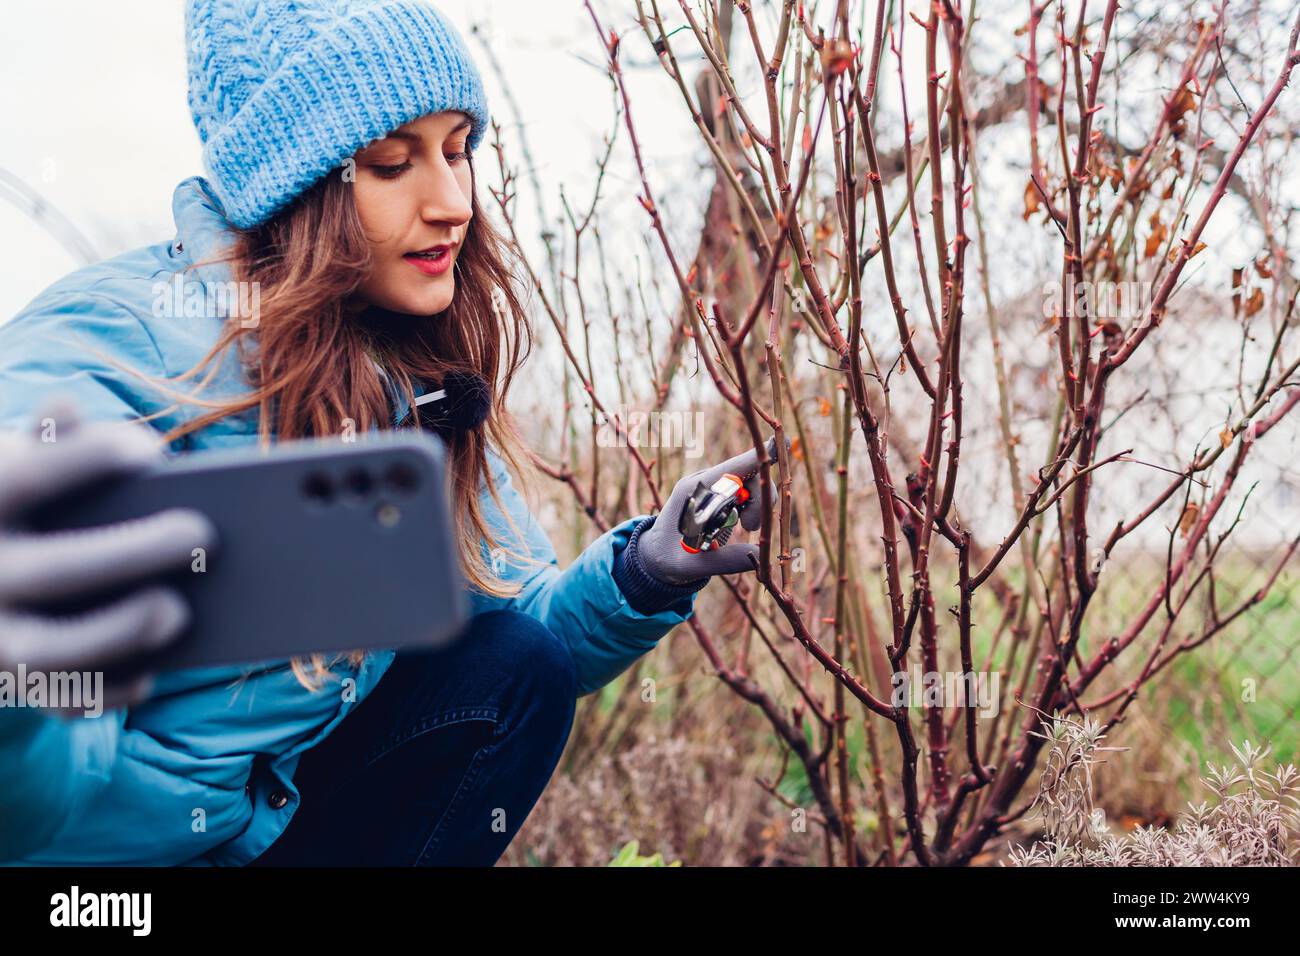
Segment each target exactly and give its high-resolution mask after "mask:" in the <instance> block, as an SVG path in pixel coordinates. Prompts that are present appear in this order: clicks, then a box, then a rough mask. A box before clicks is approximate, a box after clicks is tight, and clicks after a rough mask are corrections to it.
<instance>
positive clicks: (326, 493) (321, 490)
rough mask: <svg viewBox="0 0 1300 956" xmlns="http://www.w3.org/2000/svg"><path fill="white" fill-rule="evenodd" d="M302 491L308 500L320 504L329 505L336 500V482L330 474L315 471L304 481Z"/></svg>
mask: <svg viewBox="0 0 1300 956" xmlns="http://www.w3.org/2000/svg"><path fill="white" fill-rule="evenodd" d="M302 493H303V494H304V495H306V496H307V500H309V501H311V502H314V503H315V504H318V505H327V504H329V503H330V502H331V501H333V500H334V483H333V482H331V481H330V480H329V476H328V475H322V474H321V473H320V472H313V473H312V474H310V475H308V476H307V477H306V479H305V480H304V481H303V483H302Z"/></svg>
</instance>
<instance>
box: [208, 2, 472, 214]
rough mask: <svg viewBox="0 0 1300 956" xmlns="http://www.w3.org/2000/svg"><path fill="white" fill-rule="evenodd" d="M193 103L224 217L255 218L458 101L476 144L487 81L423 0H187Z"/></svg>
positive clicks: (458, 39)
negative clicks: (397, 132)
mask: <svg viewBox="0 0 1300 956" xmlns="http://www.w3.org/2000/svg"><path fill="white" fill-rule="evenodd" d="M185 30H186V36H187V39H188V41H189V102H190V112H191V113H192V114H193V116H194V125H195V126H196V127H197V128H198V131H199V139H200V140H201V141H202V143H203V165H204V168H205V170H206V172H207V174H208V179H209V182H210V183H211V185H212V187H213V190H214V191H215V193H216V195H217V198H218V199H219V200H220V201H221V204H222V209H223V212H224V213H225V214H226V218H227V219H229V220H230V221H231V222H232V223H233V224H235V225H236V226H239V227H241V228H249V227H252V226H257V225H260V224H262V223H264V222H266V221H267V220H268V219H270V218H271V217H272V216H273V215H274V214H275V213H277V212H279V211H280V210H281V209H283V208H284V207H285V206H287V205H288V204H289V203H290V202H292V201H293V199H294V198H295V197H296V196H298V195H299V194H301V193H302V192H303V191H304V190H306V189H307V188H308V187H309V186H311V185H312V184H313V183H315V182H316V181H317V180H318V179H320V178H321V177H322V176H324V175H325V174H326V173H328V172H329V171H330V170H331V169H335V168H337V167H339V166H340V165H342V163H343V161H344V160H345V159H347V158H348V157H349V156H351V155H353V154H354V153H355V152H357V150H359V149H361V148H362V147H364V146H366V145H367V144H369V143H372V142H374V141H375V140H377V139H381V138H383V137H384V136H386V135H387V134H388V133H390V132H392V131H393V130H394V129H396V128H397V127H399V126H401V125H403V124H405V123H409V122H411V121H412V120H414V119H417V118H418V117H421V116H424V115H425V114H427V113H437V112H441V111H443V110H460V111H462V112H464V113H466V114H468V115H469V117H470V119H471V120H472V123H473V125H472V127H471V129H470V135H469V147H470V149H471V150H472V149H474V148H475V147H476V146H478V144H479V142H480V140H482V138H483V134H484V132H486V128H487V123H488V110H487V100H486V97H485V95H484V92H483V81H482V79H481V77H480V76H479V73H478V69H477V68H476V67H475V65H474V62H473V60H471V59H470V55H469V51H468V50H467V49H466V47H465V44H464V41H463V40H462V39H461V37H460V35H459V34H458V33H457V32H456V29H455V27H453V26H452V25H451V24H450V23H449V22H447V20H445V19H444V18H443V16H442V14H440V13H439V12H438V11H437V10H436V9H435V8H434V7H433V6H432V5H431V4H429V3H427V2H422V0H188V2H187V6H186V15H185Z"/></svg>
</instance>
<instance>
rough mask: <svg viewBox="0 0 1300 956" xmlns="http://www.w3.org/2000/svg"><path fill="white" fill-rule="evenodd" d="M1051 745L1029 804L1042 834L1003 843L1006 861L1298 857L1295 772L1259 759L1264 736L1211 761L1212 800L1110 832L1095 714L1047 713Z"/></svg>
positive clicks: (1280, 860) (1236, 861)
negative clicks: (1100, 789) (1101, 802)
mask: <svg viewBox="0 0 1300 956" xmlns="http://www.w3.org/2000/svg"><path fill="white" fill-rule="evenodd" d="M1043 729H1044V733H1042V734H1040V735H1038V736H1041V737H1042V738H1043V739H1045V740H1046V741H1048V744H1049V745H1050V748H1051V749H1050V751H1049V753H1048V756H1047V762H1046V764H1045V765H1044V767H1043V772H1042V775H1041V777H1040V778H1039V785H1038V795H1037V796H1036V797H1035V798H1034V803H1033V805H1032V806H1031V808H1030V810H1031V812H1033V811H1034V810H1037V811H1038V815H1039V816H1040V817H1041V819H1042V821H1043V829H1044V830H1045V831H1046V832H1045V835H1044V836H1043V837H1042V838H1041V839H1039V840H1037V841H1035V842H1034V843H1033V844H1032V845H1031V846H1030V847H1029V848H1028V849H1026V848H1024V847H1021V846H1015V847H1012V848H1011V850H1010V851H1009V852H1008V856H1007V861H1006V862H1009V863H1010V864H1011V865H1012V866H1294V865H1296V863H1297V861H1298V860H1300V839H1298V837H1300V772H1298V771H1297V770H1296V768H1295V767H1294V766H1292V765H1291V764H1287V765H1286V766H1285V767H1283V766H1281V765H1278V766H1277V767H1276V769H1275V770H1274V771H1273V772H1272V773H1268V772H1266V771H1265V770H1264V768H1263V763H1264V758H1265V757H1267V756H1268V753H1269V750H1270V749H1271V748H1270V747H1269V746H1264V747H1254V746H1252V745H1251V743H1250V741H1246V742H1245V743H1243V744H1242V746H1241V748H1240V749H1238V748H1237V747H1236V746H1232V745H1230V746H1232V753H1233V756H1234V757H1235V758H1236V760H1235V762H1234V763H1232V764H1225V765H1223V766H1221V767H1215V766H1214V765H1213V764H1209V765H1208V770H1207V771H1206V775H1205V776H1204V777H1203V778H1201V779H1202V783H1204V784H1205V786H1206V787H1207V788H1208V789H1209V790H1210V791H1211V792H1212V794H1213V798H1212V800H1210V801H1208V802H1202V803H1199V804H1192V803H1189V804H1188V810H1187V812H1186V813H1185V814H1184V815H1183V816H1182V817H1181V818H1180V819H1179V821H1178V823H1177V824H1176V825H1175V826H1174V827H1173V828H1171V829H1168V830H1166V829H1163V828H1161V827H1154V826H1149V827H1138V828H1137V829H1136V830H1134V831H1133V832H1132V833H1129V834H1125V835H1122V836H1116V835H1115V834H1113V833H1111V831H1110V828H1109V826H1108V825H1107V823H1106V814H1105V812H1104V811H1103V810H1101V809H1099V808H1097V807H1096V806H1095V805H1094V803H1093V777H1092V771H1093V767H1094V766H1095V765H1096V764H1097V763H1098V762H1099V760H1100V759H1101V758H1100V755H1101V754H1102V753H1105V752H1107V751H1115V750H1117V749H1119V748H1115V747H1103V746H1101V741H1102V739H1103V737H1104V736H1105V735H1104V734H1103V733H1102V729H1101V726H1100V725H1099V724H1098V723H1097V722H1096V721H1094V720H1091V719H1088V718H1085V719H1084V720H1082V721H1075V720H1071V719H1069V718H1066V717H1059V716H1058V717H1055V718H1053V719H1052V721H1051V722H1050V723H1049V722H1048V721H1044V722H1043Z"/></svg>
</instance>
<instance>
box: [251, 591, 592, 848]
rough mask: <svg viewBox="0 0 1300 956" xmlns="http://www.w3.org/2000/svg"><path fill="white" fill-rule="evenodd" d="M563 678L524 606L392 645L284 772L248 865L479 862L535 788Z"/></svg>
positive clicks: (545, 765) (559, 724)
mask: <svg viewBox="0 0 1300 956" xmlns="http://www.w3.org/2000/svg"><path fill="white" fill-rule="evenodd" d="M576 687H577V678H576V676H575V673H574V667H573V659H572V656H571V655H570V653H569V649H568V647H567V646H566V645H565V644H564V642H563V641H562V640H561V639H560V638H558V637H557V636H556V635H555V634H553V633H552V632H551V631H550V630H549V629H547V627H546V626H545V625H544V624H542V623H541V622H540V621H538V620H537V619H536V618H533V617H529V616H527V615H524V614H520V613H518V612H516V611H492V612H489V613H486V614H480V615H477V616H475V617H474V618H472V619H471V620H470V622H469V625H468V627H467V628H466V631H465V633H463V634H462V635H461V637H460V639H459V640H457V641H456V642H454V643H453V644H452V645H450V646H449V647H447V648H444V649H441V650H438V651H433V652H400V653H398V655H397V657H396V659H395V660H394V661H393V663H392V665H391V666H390V668H389V670H388V671H387V673H385V674H384V676H383V678H382V679H381V680H380V681H379V683H378V685H376V687H375V688H374V689H373V690H372V691H371V692H370V694H369V695H368V696H367V697H366V698H365V699H364V700H362V701H361V703H360V704H358V705H357V707H356V709H355V710H353V711H352V713H350V714H348V716H347V717H346V718H344V719H343V721H342V722H341V723H340V724H339V725H338V726H337V727H336V728H335V729H334V731H333V732H332V733H331V734H330V735H329V736H328V737H326V738H325V739H324V740H323V741H321V742H320V743H319V744H317V745H316V746H315V747H313V748H312V749H311V750H309V751H307V752H306V753H304V754H303V757H302V760H301V762H300V763H299V765H298V769H297V771H296V772H295V774H294V783H295V784H296V785H297V787H298V789H299V791H300V793H301V803H300V805H299V807H298V809H297V811H296V812H295V813H294V816H293V819H292V820H290V821H289V826H288V827H287V828H286V829H285V832H284V833H283V834H281V836H280V838H279V839H278V840H277V841H276V842H275V843H274V844H273V845H272V846H271V847H270V849H268V850H267V851H266V853H264V854H262V856H261V857H259V858H258V859H257V860H255V861H254V863H253V865H255V866H335V865H356V866H491V865H492V864H493V863H495V862H496V860H497V858H498V857H500V856H501V854H502V853H504V852H505V849H506V847H507V846H509V844H510V841H511V840H512V839H514V835H515V833H516V832H518V830H519V827H520V826H521V825H522V824H523V822H524V819H525V818H526V817H527V816H528V814H529V812H530V811H531V810H532V808H533V804H534V803H536V802H537V798H538V797H539V796H541V793H542V790H543V789H545V787H546V783H547V781H548V780H549V779H550V777H551V773H552V772H553V771H554V769H555V766H556V764H557V763H558V762H559V760H560V754H561V752H562V751H563V750H564V745H565V742H566V741H567V740H568V736H569V731H570V729H571V728H572V726H573V714H574V707H575V704H576V693H577V691H576Z"/></svg>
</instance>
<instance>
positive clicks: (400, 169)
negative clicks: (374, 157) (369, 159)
mask: <svg viewBox="0 0 1300 956" xmlns="http://www.w3.org/2000/svg"><path fill="white" fill-rule="evenodd" d="M370 168H371V169H373V170H374V171H375V175H376V176H378V177H379V178H380V179H396V178H397V177H398V176H400V175H402V173H404V172H406V171H407V170H408V169H410V168H411V164H410V163H399V164H397V165H396V166H371V167H370Z"/></svg>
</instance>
